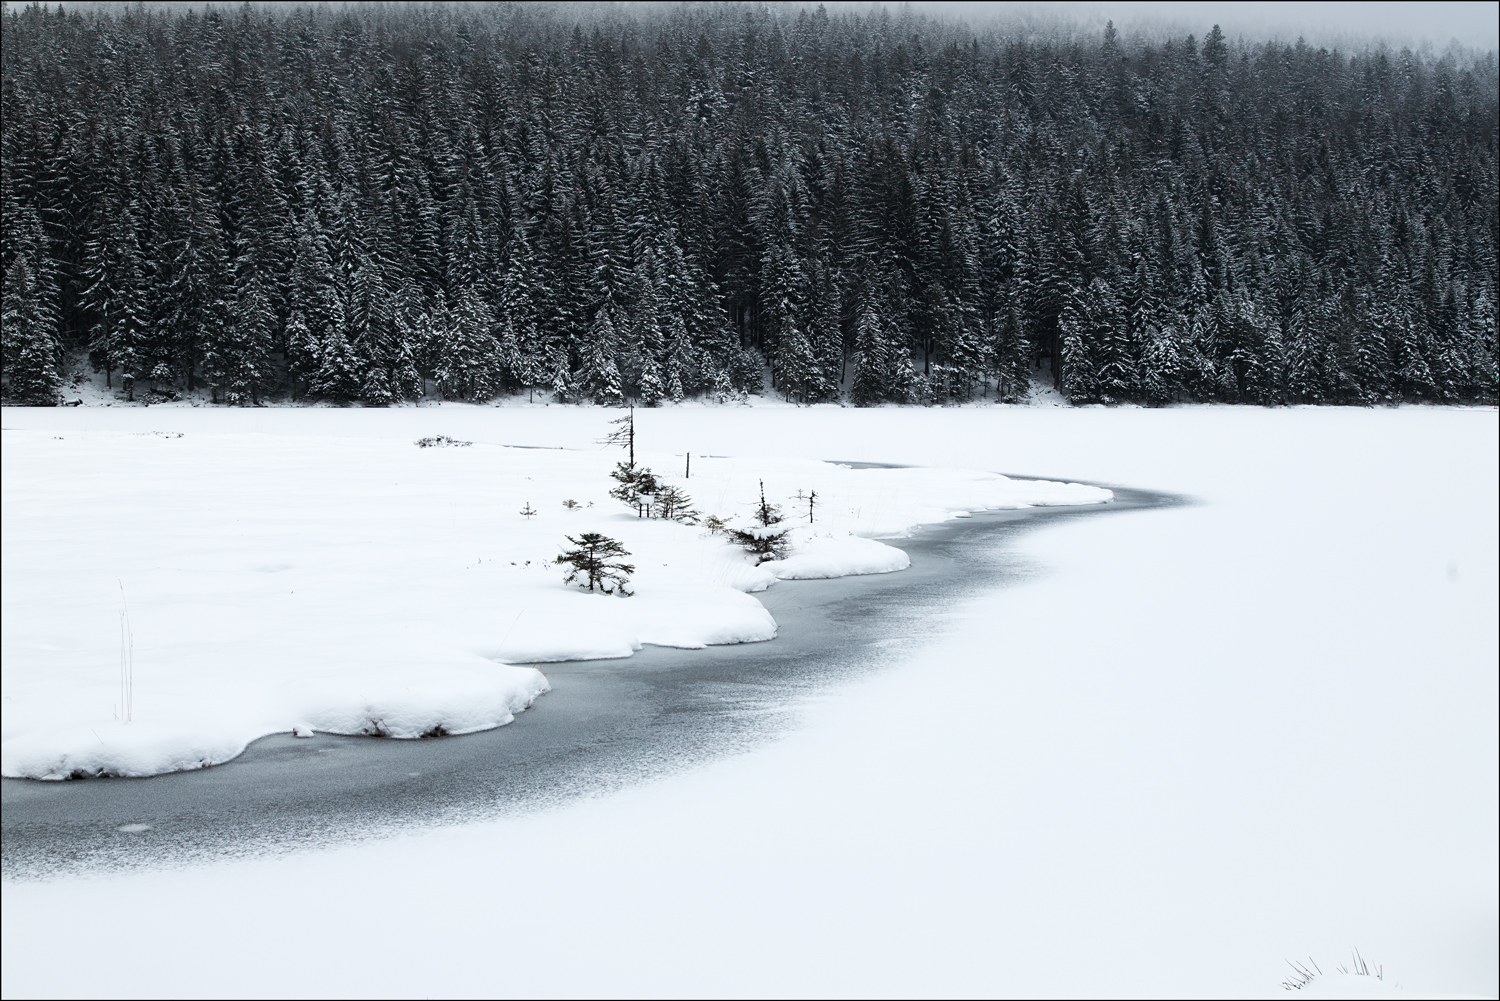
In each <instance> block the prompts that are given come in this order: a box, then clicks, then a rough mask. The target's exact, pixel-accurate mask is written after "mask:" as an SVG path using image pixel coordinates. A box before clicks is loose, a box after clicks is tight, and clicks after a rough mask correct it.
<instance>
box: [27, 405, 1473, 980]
mask: <svg viewBox="0 0 1500 1001" xmlns="http://www.w3.org/2000/svg"><path fill="white" fill-rule="evenodd" d="M416 412H417V413H420V414H422V415H423V417H424V419H425V420H424V422H423V425H422V429H421V433H423V434H439V433H441V434H452V435H454V436H456V437H460V438H470V439H474V440H476V441H477V440H487V441H494V442H506V443H510V444H563V445H569V446H574V447H580V448H582V447H587V446H588V445H589V443H590V441H591V440H592V439H593V438H595V437H597V435H598V426H599V421H600V417H601V414H600V412H598V411H589V410H574V409H561V408H555V407H554V408H535V409H501V410H495V409H484V408H457V407H443V408H435V409H423V410H421V411H416ZM120 413H129V414H130V415H131V416H130V420H132V421H137V422H139V423H138V424H129V425H127V424H125V423H121V421H120V420H119V419H117V415H119V414H120ZM220 413H222V412H213V413H206V414H204V413H203V412H201V411H196V410H195V411H167V410H162V411H160V412H158V411H157V410H156V408H152V409H151V410H139V409H137V410H130V411H122V410H114V411H100V410H90V409H89V408H79V409H77V410H73V411H64V412H58V413H48V414H43V415H37V414H33V413H27V414H26V415H25V416H26V418H27V421H28V422H29V423H28V425H27V426H29V427H32V428H34V429H37V430H45V431H47V432H48V433H51V434H61V435H63V436H64V438H65V439H66V438H67V437H68V435H70V434H73V433H79V432H87V433H88V434H89V435H93V434H96V433H105V432H106V431H107V432H108V433H110V434H117V433H122V432H125V431H133V430H142V431H143V430H150V429H153V427H154V426H157V425H161V426H162V427H163V428H166V422H167V421H168V420H169V419H170V421H171V426H170V429H171V430H181V431H183V432H185V437H184V438H183V439H180V440H176V439H174V440H172V441H166V442H163V444H165V445H171V444H174V443H175V444H179V445H180V444H183V443H187V442H190V441H191V439H192V437H193V436H194V434H196V433H205V432H206V431H207V430H209V429H210V428H212V429H214V430H216V431H217V432H219V433H226V434H227V433H230V432H232V431H244V432H260V433H264V434H271V435H279V436H282V437H286V438H291V437H293V436H296V435H305V436H307V437H308V438H309V439H310V440H311V439H318V438H328V437H338V436H344V437H348V438H354V437H364V438H369V439H377V440H378V439H382V438H394V437H399V436H400V435H396V434H393V433H391V432H390V429H391V428H401V429H402V431H401V435H406V434H408V430H407V429H408V428H410V426H411V425H410V424H409V423H408V422H409V421H410V420H411V417H410V416H409V413H404V412H399V411H396V412H369V411H366V412H358V411H334V410H320V411H302V412H298V411H275V412H266V411H262V412H244V413H237V414H234V415H233V416H232V417H228V418H226V417H222V416H218V414H220ZM200 414H202V416H200ZM497 414H500V415H503V418H501V421H502V423H503V427H501V428H500V429H499V430H497V425H496V420H497V417H496V415H497ZM106 418H107V419H106ZM199 421H202V422H203V423H198V422H199ZM20 423H21V422H20V421H19V420H17V418H16V415H15V414H14V412H11V411H7V412H6V414H5V425H6V426H7V427H9V426H19V425H20ZM641 424H642V433H643V435H645V436H647V438H648V439H649V438H650V437H651V436H656V440H657V441H658V442H659V443H660V444H659V445H656V446H653V447H659V448H660V449H661V450H662V451H671V452H685V451H692V452H694V453H695V455H696V454H697V453H699V452H700V451H701V452H703V453H712V454H718V455H757V454H765V453H767V452H771V451H774V452H775V453H776V454H778V455H780V456H783V457H785V458H787V459H794V458H805V459H820V458H829V459H841V460H851V461H874V462H892V463H909V464H914V465H922V466H933V467H946V468H969V469H984V470H996V471H1002V472H1009V473H1016V474H1030V475H1040V476H1049V477H1056V478H1066V479H1079V480H1091V481H1097V482H1106V483H1110V482H1113V483H1120V484H1128V485H1132V486H1139V487H1149V488H1153V489H1159V490H1168V491H1175V492H1179V493H1184V494H1189V495H1192V496H1193V497H1194V498H1196V499H1197V500H1198V502H1199V503H1197V504H1196V505H1193V506H1188V507H1178V508H1170V509H1164V510H1158V511H1150V512H1140V513H1129V514H1122V515H1119V516H1113V517H1101V518H1088V519H1078V520H1071V521H1067V522H1062V523H1058V524H1056V525H1054V526H1052V527H1048V528H1045V529H1043V530H1040V531H1038V532H1036V533H1034V534H1032V535H1030V536H1027V537H1026V541H1025V543H1024V549H1025V555H1026V557H1028V558H1029V559H1030V560H1031V561H1033V563H1034V565H1035V566H1036V567H1037V574H1036V576H1035V577H1034V578H1033V579H1031V580H1029V581H1028V582H1027V583H1025V584H1024V585H1023V586H1020V587H1017V588H1013V589H1010V590H1005V591H997V592H990V591H986V590H984V589H976V591H975V593H974V594H973V596H972V599H971V600H970V601H969V602H967V603H966V604H963V605H961V606H958V607H954V608H952V609H950V610H948V612H947V613H946V617H945V634H946V639H944V640H943V641H942V642H940V643H937V644H935V645H931V646H928V647H927V648H925V649H921V650H917V651H907V652H893V653H891V654H890V655H889V662H888V663H887V664H886V665H885V669H884V670H883V671H882V672H879V673H878V674H876V675H874V676H873V677H872V678H870V679H869V680H867V681H863V682H860V683H857V684H854V685H851V686H848V687H845V688H842V689H837V690H834V691H832V692H829V693H828V694H826V695H825V696H823V697H821V698H820V699H819V700H818V701H816V702H814V703H812V704H809V705H808V706H806V707H805V709H804V711H803V721H804V722H803V726H802V727H801V728H800V729H798V730H797V731H795V732H793V733H791V734H789V735H787V736H786V737H784V738H782V739H780V740H779V741H777V742H776V743H774V744H772V745H770V746H766V747H762V748H760V749H759V750H756V751H754V752H752V753H749V754H745V755H742V756H739V757H734V758H729V759H724V760H720V761H717V762H714V763H712V764H709V765H706V766H703V767H700V768H697V769H695V770H693V771H690V772H687V773H680V774H676V775H674V776H671V777H668V778H665V779H662V780H660V781H656V782H653V783H651V784H647V785H642V786H638V787H635V788H633V789H630V790H627V791H625V792H623V793H618V794H614V795H610V796H607V797H604V798H600V799H596V800H590V801H584V802H578V803H575V804H573V805H571V806H568V807H565V808H562V809H558V810H555V811H553V812H550V813H544V814H539V815H534V816H528V817H523V818H517V819H508V820H500V821H493V822H485V823H482V824H475V825H472V826H467V827H452V828H445V829H442V830H437V831H431V832H427V833H421V834H414V835H410V836H403V837H400V838H396V839H392V840H389V841H385V842H379V843H369V844H363V845H359V846H353V847H348V848H343V849H336V850H327V851H319V852H310V853H307V854H303V855H296V856H292V857H281V858H275V859H261V860H254V859H251V860H245V861H239V862H233V863H224V864H220V865H215V866H209V867H203V868H196V869H192V870H189V871H179V872H153V873H144V874H127V875H121V876H116V877H108V878H93V879H88V880H68V881H57V882H51V883H29V884H21V885H7V886H5V887H4V909H3V919H4V937H3V941H4V956H3V960H4V964H3V976H4V991H5V993H6V994H7V996H10V995H15V996H23V995H25V996H43V995H51V996H60V995H70V994H71V995H78V994H89V995H95V996H105V995H109V996H139V995H153V996H175V995H193V996H198V995H202V994H204V993H213V994H223V995H241V996H250V995H268V994H270V993H272V992H275V993H286V992H288V991H292V992H295V993H301V994H312V993H317V994H326V995H331V996H353V995H391V994H409V995H423V996H427V995H440V996H529V995H554V996H555V995H579V994H595V995H610V996H619V995H643V994H651V995H657V996H680V995H704V994H712V995H728V996H768V995H776V996H809V995H813V996H822V995H831V994H833V995H860V994H868V995H924V996H931V995H955V996H957V995H964V996H1150V997H1160V996H1185V997H1202V996H1228V997H1249V996H1288V994H1287V993H1286V992H1285V991H1283V989H1282V988H1281V986H1280V985H1281V983H1282V981H1283V980H1285V979H1287V977H1288V976H1289V974H1290V972H1291V971H1290V970H1289V968H1288V967H1287V966H1286V964H1285V961H1286V960H1300V959H1302V958H1303V957H1307V956H1309V955H1311V956H1312V957H1313V958H1314V960H1315V961H1316V962H1318V963H1319V965H1320V966H1321V968H1322V969H1324V970H1325V971H1328V970H1331V969H1332V968H1333V967H1334V966H1335V965H1337V964H1338V963H1339V962H1340V960H1341V959H1342V960H1343V961H1345V962H1347V961H1348V960H1347V957H1348V956H1349V954H1350V950H1351V949H1353V948H1355V947H1357V948H1358V949H1359V950H1360V952H1361V954H1362V955H1363V956H1364V957H1366V958H1367V959H1369V960H1370V961H1371V963H1372V965H1373V964H1374V963H1380V964H1382V965H1383V968H1384V973H1385V980H1384V981H1383V982H1379V986H1380V987H1381V988H1387V987H1388V989H1389V990H1390V991H1391V992H1394V993H1398V994H1404V995H1405V996H1408V997H1420V996H1432V995H1434V994H1437V995H1441V994H1444V993H1449V994H1454V993H1456V994H1467V995H1472V996H1488V997H1494V996H1496V991H1497V973H1496V937H1497V935H1496V933H1497V927H1496V907H1497V896H1496V885H1497V865H1496V851H1495V846H1496V840H1497V794H1496V788H1497V768H1496V746H1497V709H1496V706H1497V691H1496V674H1497V660H1500V650H1497V639H1496V637H1497V611H1496V609H1497V604H1500V593H1497V576H1500V570H1497V562H1496V553H1497V532H1496V525H1497V521H1500V510H1497V478H1500V471H1497V454H1500V436H1497V420H1496V412H1495V411H1494V410H1452V409H1431V408H1403V409H1399V410H1352V409H1336V410H1335V409H1329V410H1315V409H1284V410H1254V409H1241V408H1173V409H1168V410H1137V409H1128V408H1120V409H1104V408H1086V409H1020V408H1014V409H1013V408H971V409H934V410H895V409H880V410H872V411H855V410H843V409H838V408H811V409H803V410H791V409H786V410H780V409H773V408H753V409H737V408H722V409H715V408H702V407H682V408H669V409H665V410H661V411H655V412H650V413H647V414H645V415H643V416H642V418H641ZM669 442H670V444H669ZM59 444H63V443H59ZM772 446H774V447H772ZM8 447H9V445H8V443H7V448H8ZM476 448H477V446H476ZM444 459H446V456H445V457H444ZM695 463H696V459H695ZM696 475H697V474H696V470H695V478H696ZM769 485H770V484H769V481H768V486H769ZM788 486H790V487H791V488H792V489H795V486H796V485H795V484H789V485H788ZM707 494H708V492H707V491H703V490H701V489H700V490H698V491H697V492H696V493H695V496H696V497H697V498H698V500H699V501H700V502H701V501H703V500H705V499H707ZM533 503H534V504H535V503H536V502H535V499H533ZM497 507H498V505H497ZM508 509H509V508H506V510H508ZM476 555H477V554H476ZM69 558H70V559H74V558H80V557H78V556H76V555H73V556H70V557H69ZM288 572H290V571H288ZM631 600H632V601H634V600H637V599H631ZM101 601H102V599H101ZM621 604H623V603H621ZM103 607H104V606H103V605H102V604H101V608H103ZM9 619H10V616H7V625H6V628H7V630H9V629H10V628H11V626H10V622H9ZM135 628H136V634H137V662H138V663H140V661H141V659H142V655H141V653H140V643H141V639H140V636H141V632H142V629H141V627H140V625H139V624H137V625H136V627H135ZM892 649H893V651H899V650H900V649H901V647H900V646H899V644H898V646H897V647H894V648H892ZM628 663H629V662H628V661H626V662H622V669H623V668H624V667H626V666H627V665H628ZM7 667H8V665H7ZM151 836H152V834H151V832H150V831H145V832H139V833H135V834H126V833H122V834H121V835H120V837H122V838H127V837H140V838H149V837H151ZM189 929H191V930H189ZM252 957H253V958H252ZM226 971H233V972H232V973H226ZM1332 976H1341V975H1337V974H1330V978H1329V981H1330V982H1329V983H1327V984H1323V985H1319V984H1317V983H1315V984H1314V985H1313V988H1316V989H1313V988H1310V989H1309V991H1308V993H1310V994H1317V993H1319V992H1320V990H1321V991H1322V992H1323V993H1325V994H1326V992H1327V990H1329V989H1334V990H1341V989H1342V988H1344V987H1351V988H1353V987H1359V988H1363V987H1365V986H1367V985H1365V984H1344V983H1334V982H1332V979H1331V978H1332ZM1362 979H1363V978H1362ZM1368 986H1369V987H1371V988H1374V987H1375V986H1376V985H1368ZM1398 988H1399V989H1398ZM1290 996H1296V995H1295V994H1294V995H1290ZM1329 996H1332V995H1329Z"/></svg>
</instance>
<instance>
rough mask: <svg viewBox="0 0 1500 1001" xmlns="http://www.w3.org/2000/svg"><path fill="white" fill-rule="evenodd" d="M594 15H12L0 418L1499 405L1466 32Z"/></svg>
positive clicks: (1487, 119) (1485, 105)
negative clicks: (1262, 32) (847, 406)
mask: <svg viewBox="0 0 1500 1001" xmlns="http://www.w3.org/2000/svg"><path fill="white" fill-rule="evenodd" d="M592 14H593V16H592V17H591V19H590V20H588V21H587V22H585V23H580V22H577V21H575V20H574V15H573V14H572V13H571V11H570V9H569V8H566V7H556V6H548V7H529V6H525V5H518V6H484V7H477V6H476V7H469V6H451V7H444V6H441V5H434V6H420V7H417V6H412V7H383V6H374V5H371V6H352V7H347V8H337V9H335V8H329V7H326V6H325V7H320V8H303V7H295V6H291V5H286V6H280V5H260V6H244V7H226V8H208V9H204V8H193V7H183V6H176V7H172V8H169V9H153V8H129V7H125V6H123V5H122V6H119V7H91V8H86V9H80V10H75V9H71V8H64V9H61V10H59V9H58V8H56V7H55V6H54V7H51V8H46V9H44V8H38V7H35V6H31V7H19V6H17V5H10V6H9V7H7V13H6V14H5V17H4V35H3V44H0V63H3V66H0V69H3V93H0V102H3V106H0V110H3V114H4V122H3V158H0V188H3V190H0V201H3V213H4V219H3V230H0V241H3V243H0V259H3V266H4V284H3V289H4V302H3V310H4V315H3V333H4V375H5V393H6V397H7V399H8V400H10V401H14V402H31V403H49V402H55V401H56V400H57V399H58V398H59V389H60V386H61V380H62V377H63V376H64V375H65V374H66V373H67V372H69V371H70V366H75V365H79V364H91V365H92V366H93V367H94V368H95V369H96V370H97V371H99V372H101V373H106V374H107V375H108V378H109V380H110V384H111V385H112V386H113V387H114V388H116V389H118V390H119V391H120V392H121V393H122V394H123V395H124V396H125V397H127V398H137V399H140V398H147V399H159V398H163V397H170V396H171V395H174V394H176V393H179V392H182V391H195V392H196V391H203V390H205V389H206V390H208V391H209V392H210V394H211V398H212V399H214V400H216V401H219V402H223V403H238V404H248V403H255V402H265V401H267V400H279V399H285V398H296V399H323V400H331V401H355V400H359V401H364V402H366V403H371V404H383V403H391V402H395V401H399V400H402V399H412V398H416V397H419V396H422V395H427V396H440V397H441V398H446V399H472V400H485V399H491V398H493V397H495V396H497V395H499V394H503V393H515V392H526V393H529V394H531V395H533V396H538V395H545V396H547V397H549V398H555V399H560V400H592V401H596V402H601V403H618V402H621V401H623V400H626V399H630V400H634V401H638V402H641V403H644V404H653V403H657V402H660V401H663V400H674V399H684V398H690V397H695V396H702V397H707V398H711V399H729V398H732V397H734V396H736V395H738V394H740V393H744V392H765V391H767V387H769V391H771V392H773V393H775V394H776V395H778V396H781V397H784V398H786V399H789V400H792V401H795V402H806V403H811V402H820V401H843V402H852V403H854V404H860V405H865V404H872V403H879V402H886V401H891V402H907V403H942V402H949V401H961V400H969V399H976V398H987V397H993V398H998V399H1017V398H1020V397H1022V396H1024V395H1025V394H1026V393H1027V392H1028V390H1029V388H1030V386H1031V385H1032V384H1033V381H1034V380H1037V379H1041V380H1043V381H1046V380H1050V379H1053V378H1055V379H1056V384H1057V386H1058V388H1059V390H1060V391H1061V392H1062V393H1063V394H1064V395H1065V396H1066V397H1067V398H1068V399H1070V400H1071V401H1073V402H1076V403H1085V402H1105V403H1108V402H1119V401H1142V402H1150V403H1165V402H1170V401H1177V400H1202V401H1223V402H1244V403H1260V404H1276V403H1284V402H1311V403H1364V404H1368V403H1377V402H1386V401H1398V400H1433V401H1451V400H1459V401H1462V400H1486V401H1493V400H1494V399H1495V397H1496V394H1497V369H1496V355H1497V351H1496V301H1497V295H1496V244H1497V240H1500V229H1497V171H1496V152H1497V151H1496V125H1497V70H1496V60H1495V55H1494V53H1493V52H1492V51H1489V52H1484V53H1482V54H1473V53H1468V52H1466V51H1465V50H1462V49H1457V48H1450V49H1449V50H1447V51H1446V52H1444V53H1443V54H1441V55H1437V54H1434V53H1433V52H1432V51H1431V50H1430V49H1424V50H1420V51H1416V52H1414V51H1412V50H1411V49H1406V48H1403V49H1395V48H1390V47H1386V46H1378V47H1362V48H1358V49H1349V50H1331V49H1325V48H1321V47H1316V46H1313V45H1309V44H1307V43H1305V42H1295V43H1287V42H1281V41H1250V40H1239V39H1237V38H1229V37H1227V36H1226V35H1225V34H1224V33H1223V32H1221V31H1219V30H1218V28H1217V27H1215V26H1213V25H1212V24H1208V25H1205V26H1204V27H1203V29H1202V30H1201V32H1200V34H1199V35H1198V36H1197V37H1194V36H1193V35H1189V34H1183V35H1180V36H1177V35H1172V34H1160V35H1153V36H1150V37H1149V38H1148V37H1146V36H1142V35H1139V34H1135V33H1130V34H1125V33H1116V32H1115V31H1114V29H1113V26H1110V25H1106V26H1105V27H1104V29H1103V30H1100V31H1098V32H1090V33H1086V34H1085V33H1080V32H1077V31H1071V32H1061V33H1059V34H1057V35H1056V36H1052V35H1049V34H1047V33H1045V32H1037V31H1034V30H1028V31H1024V32H1023V31H1020V30H1013V29H1014V26H1013V25H1012V26H1011V27H1007V22H1005V21H1004V20H999V21H994V22H992V23H981V24H979V26H978V27H972V26H970V24H969V23H967V22H965V21H961V20H958V19H953V18H942V19H937V18H929V17H927V16H924V15H922V14H920V13H913V12H911V11H909V10H907V11H894V12H893V11H890V10H885V9H877V10H873V11H872V10H870V9H867V8H866V9H845V8H837V9H835V10H833V11H832V12H830V11H828V10H824V9H822V8H767V7H764V6H742V5H713V6H668V5H661V6H656V7H652V8H649V9H637V10H631V11H628V12H622V13H611V12H609V11H603V12H602V13H601V12H600V10H599V9H598V8H595V9H594V11H593V12H592ZM85 358H86V359H87V360H86V362H85V360H84V359H85Z"/></svg>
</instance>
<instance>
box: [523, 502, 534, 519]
mask: <svg viewBox="0 0 1500 1001" xmlns="http://www.w3.org/2000/svg"><path fill="white" fill-rule="evenodd" d="M520 513H521V516H522V517H525V518H533V517H535V516H536V510H535V509H533V508H532V506H531V501H527V502H526V506H525V507H523V508H521V512H520Z"/></svg>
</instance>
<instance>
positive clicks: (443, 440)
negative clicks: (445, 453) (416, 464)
mask: <svg viewBox="0 0 1500 1001" xmlns="http://www.w3.org/2000/svg"><path fill="white" fill-rule="evenodd" d="M472 444H474V443H473V442H472V441H459V440H458V439H457V438H449V437H448V436H447V435H445V434H440V435H437V436H436V437H433V438H418V439H417V447H418V448H467V447H468V446H470V445H472Z"/></svg>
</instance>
